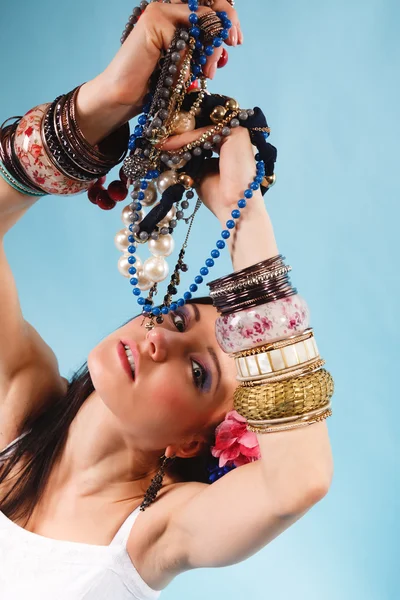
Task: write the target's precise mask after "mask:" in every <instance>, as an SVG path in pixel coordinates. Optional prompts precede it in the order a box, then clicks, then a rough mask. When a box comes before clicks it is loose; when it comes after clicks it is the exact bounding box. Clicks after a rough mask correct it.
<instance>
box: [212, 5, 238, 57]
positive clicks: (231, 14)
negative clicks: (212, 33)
mask: <svg viewBox="0 0 400 600" xmlns="http://www.w3.org/2000/svg"><path fill="white" fill-rule="evenodd" d="M213 10H214V11H215V12H217V11H224V12H226V14H227V15H228V19H229V20H230V21H232V28H231V29H230V31H229V37H228V39H227V40H226V42H225V43H226V44H228V46H237V44H238V41H239V30H238V27H240V22H239V17H238V14H237V12H236V10H235V9H234V8H233V6H232V5H231V4H230V3H229V2H228V1H227V0H215V2H214V4H213Z"/></svg>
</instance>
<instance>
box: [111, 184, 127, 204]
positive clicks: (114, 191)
mask: <svg viewBox="0 0 400 600" xmlns="http://www.w3.org/2000/svg"><path fill="white" fill-rule="evenodd" d="M107 191H108V195H109V196H110V198H112V199H113V200H115V202H121V200H125V198H126V197H127V195H128V190H127V187H126V185H125V184H124V183H122V181H119V180H118V179H116V180H115V181H112V182H111V183H110V185H109V186H108V188H107Z"/></svg>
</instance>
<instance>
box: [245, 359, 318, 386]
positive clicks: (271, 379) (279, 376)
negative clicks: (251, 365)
mask: <svg viewBox="0 0 400 600" xmlns="http://www.w3.org/2000/svg"><path fill="white" fill-rule="evenodd" d="M325 363H326V361H325V360H324V359H323V358H317V359H315V360H313V361H310V362H308V363H305V364H304V367H302V366H301V365H297V367H289V368H288V369H283V370H282V371H275V372H274V373H272V374H271V375H270V376H268V375H265V376H264V377H263V378H262V379H256V378H254V379H250V378H249V379H248V380H246V381H245V380H243V379H239V377H237V378H236V379H237V380H238V381H240V385H241V387H255V386H257V385H266V384H267V385H268V384H270V383H275V382H277V381H285V380H286V379H291V378H292V377H299V376H301V375H306V374H307V373H312V372H313V371H317V370H318V369H320V368H321V367H323V366H324V364H325Z"/></svg>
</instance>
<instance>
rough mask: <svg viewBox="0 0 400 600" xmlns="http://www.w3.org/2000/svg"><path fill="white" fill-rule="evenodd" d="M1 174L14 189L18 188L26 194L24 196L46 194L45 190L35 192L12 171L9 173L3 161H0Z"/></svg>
mask: <svg viewBox="0 0 400 600" xmlns="http://www.w3.org/2000/svg"><path fill="white" fill-rule="evenodd" d="M0 176H1V177H2V178H3V179H4V181H5V182H6V183H8V185H9V186H11V187H12V188H14V190H17V192H20V193H21V194H24V196H37V197H38V198H41V197H42V196H46V194H45V193H44V192H43V193H42V194H38V193H37V192H34V191H33V190H30V189H28V188H27V187H25V186H24V185H23V184H22V183H20V182H19V181H17V180H16V179H15V178H14V177H13V176H12V175H11V173H9V172H8V171H7V169H6V167H5V166H4V164H3V163H2V162H1V161H0Z"/></svg>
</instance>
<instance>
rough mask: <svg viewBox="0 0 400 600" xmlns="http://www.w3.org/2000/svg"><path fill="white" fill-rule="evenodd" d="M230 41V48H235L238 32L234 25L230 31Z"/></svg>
mask: <svg viewBox="0 0 400 600" xmlns="http://www.w3.org/2000/svg"><path fill="white" fill-rule="evenodd" d="M231 40H232V46H237V43H238V31H237V27H236V25H234V26H233V27H232V29H231Z"/></svg>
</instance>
